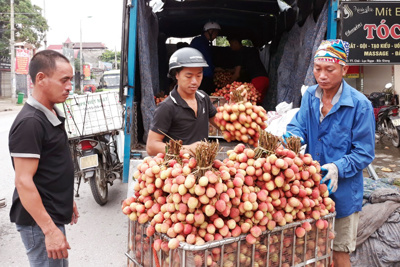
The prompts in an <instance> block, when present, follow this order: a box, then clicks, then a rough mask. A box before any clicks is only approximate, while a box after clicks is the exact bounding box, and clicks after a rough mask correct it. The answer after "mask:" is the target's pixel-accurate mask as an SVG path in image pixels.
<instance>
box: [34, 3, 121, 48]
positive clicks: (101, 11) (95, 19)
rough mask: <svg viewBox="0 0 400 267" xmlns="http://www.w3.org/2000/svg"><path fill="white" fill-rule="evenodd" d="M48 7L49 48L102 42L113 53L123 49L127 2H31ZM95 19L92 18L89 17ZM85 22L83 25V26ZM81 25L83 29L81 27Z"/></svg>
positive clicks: (46, 9) (46, 13)
mask: <svg viewBox="0 0 400 267" xmlns="http://www.w3.org/2000/svg"><path fill="white" fill-rule="evenodd" d="M31 2H32V4H34V5H37V6H39V7H41V8H43V7H45V11H44V12H45V13H44V16H45V18H46V19H47V23H48V25H49V27H50V29H49V31H48V33H47V45H57V44H62V43H63V42H65V41H66V40H67V38H70V40H71V42H76V43H78V42H80V28H82V42H101V43H104V44H105V45H106V46H107V47H108V49H109V50H117V51H120V50H121V36H122V6H123V0H63V1H61V0H31ZM88 16H91V18H88ZM80 22H81V23H80ZM80 24H81V25H82V27H80Z"/></svg>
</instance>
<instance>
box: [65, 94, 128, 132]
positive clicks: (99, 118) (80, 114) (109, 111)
mask: <svg viewBox="0 0 400 267" xmlns="http://www.w3.org/2000/svg"><path fill="white" fill-rule="evenodd" d="M62 110H63V111H64V114H65V128H66V131H67V134H68V137H69V138H70V139H71V138H74V137H82V136H86V135H93V134H101V133H106V132H110V131H113V130H120V129H122V127H123V109H122V105H121V102H120V101H119V92H99V93H91V94H85V95H74V96H71V97H69V98H68V99H67V100H66V101H65V102H64V103H63V104H62Z"/></svg>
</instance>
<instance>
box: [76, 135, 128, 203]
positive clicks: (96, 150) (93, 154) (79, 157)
mask: <svg viewBox="0 0 400 267" xmlns="http://www.w3.org/2000/svg"><path fill="white" fill-rule="evenodd" d="M117 136H118V131H112V132H110V133H106V134H97V135H94V136H91V137H85V138H82V139H73V140H70V146H71V152H72V156H73V160H74V168H75V179H76V183H77V189H76V194H75V196H76V197H79V187H80V184H81V181H82V179H83V180H84V182H89V184H90V189H91V191H92V194H93V197H94V200H95V201H96V202H97V203H98V204H99V205H100V206H103V205H105V204H106V203H107V201H108V185H110V186H111V185H113V182H114V180H116V179H121V178H122V170H123V164H122V162H121V160H120V157H119V153H118V142H117Z"/></svg>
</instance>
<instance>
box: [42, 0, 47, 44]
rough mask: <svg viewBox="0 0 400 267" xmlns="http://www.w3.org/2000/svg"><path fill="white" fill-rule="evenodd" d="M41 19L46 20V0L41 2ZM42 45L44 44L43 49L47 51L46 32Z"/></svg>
mask: <svg viewBox="0 0 400 267" xmlns="http://www.w3.org/2000/svg"><path fill="white" fill-rule="evenodd" d="M43 17H44V18H45V19H46V0H43ZM46 21H47V19H46ZM43 43H44V49H47V31H46V33H45V34H44V40H43Z"/></svg>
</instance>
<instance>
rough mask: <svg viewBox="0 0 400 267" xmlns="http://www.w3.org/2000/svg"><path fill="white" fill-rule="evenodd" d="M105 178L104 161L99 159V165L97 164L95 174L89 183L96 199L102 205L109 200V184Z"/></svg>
mask: <svg viewBox="0 0 400 267" xmlns="http://www.w3.org/2000/svg"><path fill="white" fill-rule="evenodd" d="M105 180H106V177H105V171H104V169H103V163H102V162H101V160H99V166H97V169H96V171H95V172H94V174H93V176H92V177H90V178H89V183H90V189H91V190H92V194H93V197H94V200H95V201H96V202H97V204H99V205H100V206H103V205H104V204H106V203H107V201H108V184H107V182H105Z"/></svg>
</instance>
